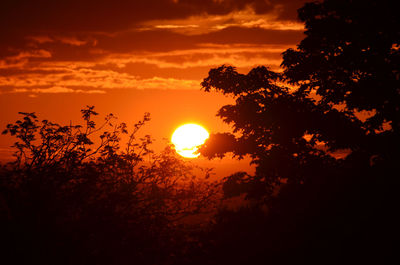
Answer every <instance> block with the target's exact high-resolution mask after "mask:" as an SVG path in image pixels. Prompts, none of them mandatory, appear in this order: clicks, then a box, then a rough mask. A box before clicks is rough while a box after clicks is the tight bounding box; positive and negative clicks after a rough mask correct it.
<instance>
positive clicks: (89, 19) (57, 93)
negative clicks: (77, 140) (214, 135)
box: [0, 0, 305, 159]
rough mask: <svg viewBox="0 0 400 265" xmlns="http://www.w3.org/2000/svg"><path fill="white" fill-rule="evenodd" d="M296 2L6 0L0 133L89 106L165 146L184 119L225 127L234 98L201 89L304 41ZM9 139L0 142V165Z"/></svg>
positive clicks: (272, 62)
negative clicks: (225, 112) (225, 67)
mask: <svg viewBox="0 0 400 265" xmlns="http://www.w3.org/2000/svg"><path fill="white" fill-rule="evenodd" d="M304 2H305V1H302V0H283V1H282V0H281V1H278V0H270V1H268V0H147V1H128V0H121V1H105V0H102V1H91V0H85V1H83V0H80V1H75V0H70V1H65V0H59V1H53V0H40V1H29V0H27V1H23V0H5V1H1V3H0V40H1V41H0V110H1V111H0V126H1V129H3V128H4V127H5V126H6V124H7V123H10V122H14V121H15V120H16V118H17V117H18V115H17V113H18V111H25V112H36V113H37V114H38V115H39V118H43V119H44V118H46V119H49V120H54V121H57V122H60V123H69V121H70V120H72V121H73V122H78V121H79V117H80V112H79V110H80V109H81V108H82V107H84V106H86V105H95V106H96V109H97V111H98V112H100V114H103V115H105V114H107V113H110V112H112V113H114V114H115V115H117V116H118V117H119V118H120V120H121V121H125V122H127V123H134V122H135V121H137V120H139V119H140V118H141V117H142V116H143V114H144V112H150V113H151V118H152V120H151V122H150V123H149V125H148V126H146V129H145V130H144V133H149V134H151V135H152V136H153V138H155V140H156V144H155V148H156V149H157V148H161V146H165V144H166V141H165V140H163V138H169V137H170V136H171V134H172V132H173V130H174V129H175V128H176V127H177V126H179V125H181V124H183V123H187V122H195V123H199V124H202V125H203V126H204V127H206V128H207V129H208V130H209V131H210V132H218V131H225V130H228V128H229V127H228V126H226V125H224V124H223V123H222V121H221V120H219V118H217V117H215V114H216V112H217V110H218V109H219V108H220V107H221V106H222V105H224V104H227V103H229V102H231V101H232V99H229V98H225V97H224V96H222V95H220V94H217V93H205V92H204V91H201V90H200V82H201V81H202V79H203V78H205V77H207V74H208V71H209V70H210V68H213V67H217V66H220V65H221V64H230V65H233V66H236V67H237V68H238V70H239V71H240V72H247V71H248V70H250V69H251V68H252V67H254V66H257V65H266V66H269V67H270V68H271V69H273V70H279V64H280V62H281V53H282V52H283V51H284V50H286V49H287V48H290V47H295V46H296V44H297V43H298V42H299V41H300V40H301V39H302V38H303V36H304V35H303V28H304V27H303V25H302V24H301V23H299V22H298V21H297V20H296V15H297V11H296V10H297V9H298V8H299V7H301V6H302V5H303V3H304ZM11 143H12V142H11V139H10V138H9V137H8V136H0V159H4V158H5V157H7V156H9V154H10V149H9V146H10V144H11Z"/></svg>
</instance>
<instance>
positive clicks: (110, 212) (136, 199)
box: [0, 107, 217, 264]
mask: <svg viewBox="0 0 400 265" xmlns="http://www.w3.org/2000/svg"><path fill="white" fill-rule="evenodd" d="M21 114H22V115H23V118H22V119H21V120H18V121H16V122H15V123H14V124H9V125H8V126H7V129H6V130H5V131H4V133H9V134H11V135H13V136H15V137H16V138H17V142H16V143H15V144H14V147H15V148H16V152H15V161H14V162H11V163H9V164H7V165H4V166H2V168H1V172H0V173H1V183H0V184H1V185H0V187H1V190H0V191H1V194H0V195H1V200H2V201H1V213H2V215H1V224H2V228H1V230H2V241H3V242H6V244H7V247H6V249H5V250H7V251H5V252H8V254H9V255H8V257H9V258H12V260H13V263H15V264H23V263H28V262H29V263H30V264H31V263H33V264H127V263H130V262H137V263H139V264H162V263H164V262H167V261H168V260H169V259H170V258H171V257H173V256H177V255H178V254H179V253H180V252H184V247H183V245H184V243H185V237H184V236H183V231H184V230H182V231H180V230H181V228H180V227H182V224H181V225H180V224H179V223H178V222H177V221H178V220H180V219H182V218H184V217H187V216H193V215H194V214H198V213H202V212H204V211H209V210H210V209H211V208H212V204H213V203H214V202H215V201H216V199H215V196H216V190H217V188H216V186H215V185H214V184H213V183H211V182H206V181H204V180H201V179H198V178H196V176H195V172H194V168H193V166H191V165H189V164H187V163H185V162H184V161H182V160H181V159H179V158H178V157H177V155H176V154H175V151H174V150H173V149H172V148H171V147H167V148H166V149H165V150H164V151H163V152H161V153H159V154H155V153H153V152H152V151H151V149H150V144H151V142H152V140H151V137H150V136H148V135H146V136H144V137H139V136H138V131H139V130H140V128H141V127H142V126H144V124H145V123H146V122H148V121H149V119H150V118H149V115H148V114H145V116H144V118H143V120H141V121H139V122H138V123H136V124H134V126H133V131H132V132H131V133H129V130H128V129H129V126H128V125H127V124H125V123H118V122H117V121H116V117H115V116H113V115H111V114H110V115H107V116H106V118H105V121H104V123H103V124H101V125H100V126H96V123H95V121H94V116H96V115H97V113H96V112H95V110H94V107H87V108H85V109H83V110H82V117H83V121H84V125H83V126H82V125H66V126H62V125H59V124H56V123H53V122H50V121H47V120H43V121H42V122H39V121H38V119H37V117H36V115H35V114H34V113H21ZM124 135H125V138H123V136H124ZM124 139H125V140H124ZM124 141H125V142H126V144H125V145H122V143H123V142H124ZM149 157H150V160H149ZM145 158H146V159H145ZM206 173H207V172H206ZM4 259H5V258H4Z"/></svg>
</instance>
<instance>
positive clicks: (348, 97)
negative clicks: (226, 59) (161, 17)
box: [200, 0, 400, 264]
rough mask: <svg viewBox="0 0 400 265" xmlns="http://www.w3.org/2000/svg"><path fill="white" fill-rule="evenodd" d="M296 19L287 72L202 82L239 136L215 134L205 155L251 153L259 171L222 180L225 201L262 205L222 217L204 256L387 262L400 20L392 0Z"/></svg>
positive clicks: (322, 5)
mask: <svg viewBox="0 0 400 265" xmlns="http://www.w3.org/2000/svg"><path fill="white" fill-rule="evenodd" d="M299 18H300V20H301V21H303V22H304V23H305V27H306V31H305V35H306V36H305V38H304V39H303V40H302V41H301V42H300V44H299V45H298V46H297V48H296V49H289V50H287V51H285V52H284V53H283V62H282V66H283V68H284V71H283V72H282V73H277V72H273V71H271V70H270V69H268V68H267V67H263V66H260V67H256V68H254V69H252V70H251V71H250V72H249V73H248V74H241V73H238V72H237V71H236V69H235V68H234V67H232V66H226V65H223V66H221V67H218V68H215V69H211V70H210V72H209V75H208V77H207V78H205V79H204V81H203V82H202V87H203V89H204V90H205V91H206V92H209V91H212V90H215V91H217V92H221V93H223V94H226V95H229V96H232V97H233V98H234V99H235V104H232V105H226V106H223V107H222V108H221V109H220V110H219V111H218V114H217V115H218V116H219V117H221V118H222V119H223V121H225V122H226V123H228V124H230V125H232V128H233V133H219V134H214V135H211V136H210V138H209V140H207V142H206V143H205V145H204V146H203V147H202V148H201V149H200V152H201V153H202V154H204V155H205V156H207V157H209V158H214V157H223V156H224V155H225V154H226V153H227V152H232V153H233V154H234V156H236V157H237V158H239V159H240V158H242V157H244V156H246V155H248V156H250V158H251V161H252V163H253V164H254V165H255V167H256V172H255V174H254V175H250V174H248V173H245V172H238V173H236V174H233V175H231V176H228V177H226V178H225V179H224V183H223V190H224V193H225V194H224V195H225V196H226V197H232V196H238V195H242V194H245V195H246V198H247V199H251V201H252V202H255V203H252V204H248V205H247V206H246V207H242V208H240V209H239V210H237V211H231V210H226V209H225V210H220V211H219V212H218V214H217V215H216V216H215V219H214V222H215V223H214V225H213V226H212V228H211V230H212V232H210V233H209V234H207V236H206V237H207V240H208V241H207V240H206V241H207V242H208V248H207V251H209V252H208V253H209V255H212V256H213V258H214V259H215V260H217V261H215V264H221V263H223V262H226V263H229V264H245V263H249V264H266V263H271V264H338V263H345V264H359V263H376V264H379V263H390V260H391V259H393V258H395V256H396V250H395V241H396V236H395V235H394V234H396V232H395V231H397V230H398V224H397V222H398V219H397V218H396V212H397V210H396V209H397V201H399V196H398V191H397V187H398V184H399V181H398V172H399V171H400V167H399V159H400V152H399V150H400V142H399V139H400V137H399V136H400V135H399V117H400V115H399V114H400V113H399V109H400V108H399V106H400V102H399V99H400V90H399V87H400V86H399V40H400V38H399V34H400V30H399V28H400V27H399V20H400V19H399V16H398V14H397V12H396V8H395V7H394V3H393V1H357V0H355V1H354V0H351V1H350V0H325V1H321V2H313V3H307V4H305V5H304V7H303V8H301V9H300V10H299ZM338 152H342V153H343V154H344V155H342V156H341V157H338V156H337V154H338ZM277 188H279V193H277V195H276V194H275V195H274V194H273V192H274V191H276V190H277ZM238 227H240V231H239V232H237V228H238ZM213 249H215V251H212V250H213ZM229 253H234V254H229ZM204 263H206V262H204ZM210 264H213V263H210Z"/></svg>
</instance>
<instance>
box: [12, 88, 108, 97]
mask: <svg viewBox="0 0 400 265" xmlns="http://www.w3.org/2000/svg"><path fill="white" fill-rule="evenodd" d="M11 93H43V94H59V93H83V94H105V93H106V92H105V91H104V90H82V89H72V88H67V87H60V86H54V87H48V88H33V89H27V88H15V89H13V90H12V91H11ZM29 96H31V97H34V95H29Z"/></svg>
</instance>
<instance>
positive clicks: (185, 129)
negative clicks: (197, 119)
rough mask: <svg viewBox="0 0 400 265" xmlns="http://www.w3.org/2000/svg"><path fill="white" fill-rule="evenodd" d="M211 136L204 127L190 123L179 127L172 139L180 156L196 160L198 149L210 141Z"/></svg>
mask: <svg viewBox="0 0 400 265" xmlns="http://www.w3.org/2000/svg"><path fill="white" fill-rule="evenodd" d="M209 136H210V134H209V133H208V132H207V130H206V129H204V128H203V127H202V126H200V125H198V124H194V123H188V124H185V125H182V126H180V127H178V128H177V129H176V130H175V131H174V133H173V134H172V137H171V142H172V143H173V144H174V146H175V150H176V152H177V153H178V154H180V155H181V156H183V157H186V158H196V157H198V156H199V155H200V154H196V151H197V149H198V147H199V146H200V145H202V144H204V142H205V141H206V140H207V139H208V137H209Z"/></svg>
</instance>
